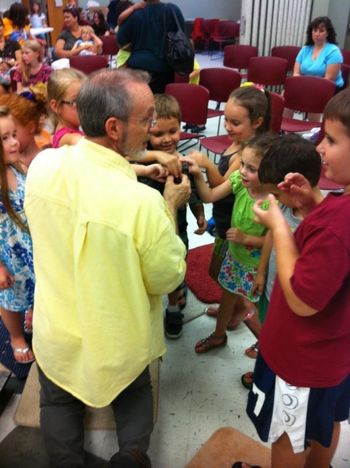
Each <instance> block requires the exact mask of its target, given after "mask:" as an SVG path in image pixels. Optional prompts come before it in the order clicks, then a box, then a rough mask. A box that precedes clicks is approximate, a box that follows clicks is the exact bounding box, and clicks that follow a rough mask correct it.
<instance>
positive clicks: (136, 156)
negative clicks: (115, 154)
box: [124, 149, 147, 162]
mask: <svg viewBox="0 0 350 468" xmlns="http://www.w3.org/2000/svg"><path fill="white" fill-rule="evenodd" d="M146 153H147V150H146V149H142V150H138V151H136V150H135V151H133V150H131V151H127V152H126V153H124V156H128V158H129V159H130V160H131V161H135V162H138V161H142V160H143V159H145V156H146Z"/></svg>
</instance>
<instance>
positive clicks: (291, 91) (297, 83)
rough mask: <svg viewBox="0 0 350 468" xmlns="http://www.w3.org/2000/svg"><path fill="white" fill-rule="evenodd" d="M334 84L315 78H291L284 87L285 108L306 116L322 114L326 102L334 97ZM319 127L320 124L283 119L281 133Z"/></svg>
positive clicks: (304, 130)
mask: <svg viewBox="0 0 350 468" xmlns="http://www.w3.org/2000/svg"><path fill="white" fill-rule="evenodd" d="M334 93H335V83H334V82H333V81H330V80H326V79H325V78H317V77H315V76H291V77H288V78H287V79H286V82H285V86H284V99H285V107H287V109H292V110H293V111H301V112H304V113H306V114H308V113H315V114H322V113H323V110H324V108H325V106H326V104H327V102H328V101H329V100H330V99H331V97H332V96H334ZM314 127H321V122H310V121H307V120H298V119H293V118H287V117H284V118H283V119H282V125H281V130H282V131H283V132H306V131H308V130H311V129H312V128H314Z"/></svg>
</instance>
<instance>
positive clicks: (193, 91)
mask: <svg viewBox="0 0 350 468" xmlns="http://www.w3.org/2000/svg"><path fill="white" fill-rule="evenodd" d="M165 93H166V94H169V95H170V96H174V98H175V99H176V100H177V101H178V103H179V106H180V109H181V114H182V121H183V122H185V123H186V124H189V125H194V126H196V127H202V126H204V125H205V124H206V121H207V109H208V102H209V91H208V90H207V88H205V87H204V86H201V85H194V84H189V83H170V84H167V85H166V87H165ZM202 136H203V135H201V134H199V133H187V132H181V134H180V140H181V141H184V140H192V139H196V140H197V141H196V142H195V143H193V144H191V145H190V146H186V149H188V148H189V147H191V146H194V145H195V144H197V142H198V140H199V138H201V137H202ZM182 149H185V148H182Z"/></svg>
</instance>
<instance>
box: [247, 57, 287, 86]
mask: <svg viewBox="0 0 350 468" xmlns="http://www.w3.org/2000/svg"><path fill="white" fill-rule="evenodd" d="M287 67H288V61H287V59H283V58H280V57H270V56H268V57H252V58H251V59H249V64H248V75H247V80H248V81H252V82H253V83H259V84H262V85H264V86H279V85H283V84H284V82H285V81H286V76H287Z"/></svg>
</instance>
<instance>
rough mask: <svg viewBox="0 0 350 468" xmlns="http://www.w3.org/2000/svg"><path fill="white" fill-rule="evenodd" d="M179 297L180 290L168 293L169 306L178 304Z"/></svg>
mask: <svg viewBox="0 0 350 468" xmlns="http://www.w3.org/2000/svg"><path fill="white" fill-rule="evenodd" d="M178 298H179V291H173V292H171V293H169V294H168V301H169V306H170V307H171V306H177V301H178Z"/></svg>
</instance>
